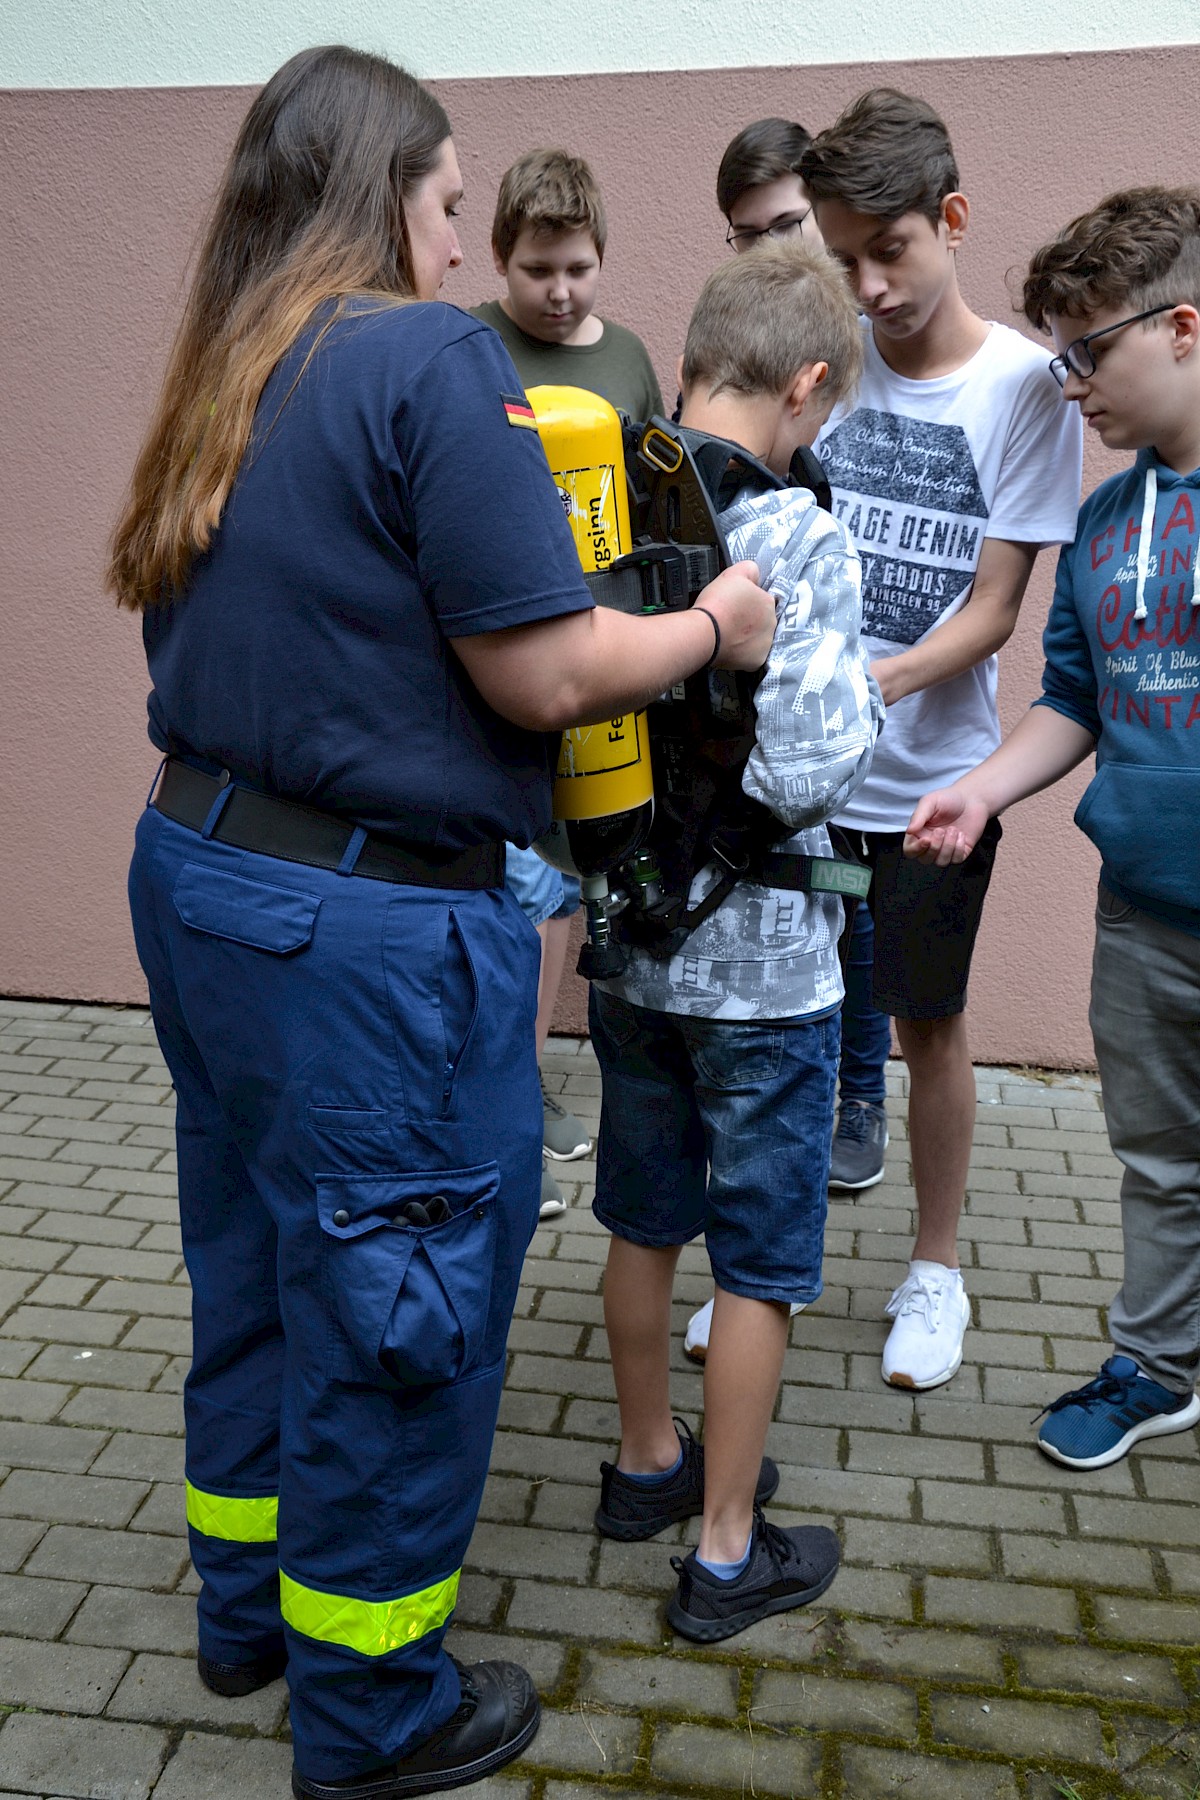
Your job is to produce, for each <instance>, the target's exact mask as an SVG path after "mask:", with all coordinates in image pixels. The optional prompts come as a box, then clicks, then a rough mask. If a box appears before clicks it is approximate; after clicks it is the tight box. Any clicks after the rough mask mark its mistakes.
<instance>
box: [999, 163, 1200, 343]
mask: <svg viewBox="0 0 1200 1800" xmlns="http://www.w3.org/2000/svg"><path fill="white" fill-rule="evenodd" d="M1022 301H1023V304H1024V309H1025V317H1026V318H1027V319H1028V320H1029V323H1030V324H1031V325H1036V326H1037V327H1038V328H1039V329H1040V330H1047V329H1048V328H1049V321H1050V319H1051V318H1054V317H1059V318H1068V319H1079V318H1087V317H1091V316H1092V315H1094V314H1095V313H1098V312H1103V311H1104V309H1105V308H1106V307H1109V306H1129V307H1132V308H1133V310H1134V311H1135V312H1142V311H1145V310H1146V309H1148V308H1149V307H1152V306H1178V305H1182V304H1183V303H1184V302H1185V301H1186V302H1189V303H1190V304H1192V305H1193V306H1200V188H1194V187H1177V188H1167V187H1140V188H1124V189H1122V191H1121V192H1120V193H1117V194H1109V196H1108V198H1107V199H1106V200H1102V201H1101V202H1100V204H1099V206H1095V207H1093V208H1092V210H1091V212H1086V213H1081V214H1080V216H1079V218H1077V219H1072V221H1071V223H1070V224H1069V225H1068V226H1066V227H1065V228H1064V230H1062V231H1060V232H1059V234H1058V236H1057V237H1056V238H1052V239H1051V241H1050V242H1049V243H1048V244H1043V245H1042V247H1041V249H1040V250H1036V251H1035V252H1034V254H1033V257H1032V259H1031V261H1030V264H1029V273H1028V275H1027V276H1026V277H1025V289H1024V293H1023V295H1022Z"/></svg>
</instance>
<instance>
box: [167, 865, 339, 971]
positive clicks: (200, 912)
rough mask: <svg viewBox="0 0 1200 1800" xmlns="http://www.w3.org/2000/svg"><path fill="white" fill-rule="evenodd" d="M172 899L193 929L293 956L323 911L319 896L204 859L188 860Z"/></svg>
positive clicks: (252, 946) (305, 940) (181, 915)
mask: <svg viewBox="0 0 1200 1800" xmlns="http://www.w3.org/2000/svg"><path fill="white" fill-rule="evenodd" d="M171 897H172V899H173V900H174V902H175V910H176V912H177V913H178V914H179V916H180V918H181V919H182V920H183V922H184V924H185V925H188V926H190V927H191V929H192V930H193V931H202V932H204V933H205V934H206V935H207V936H209V937H219V938H229V939H231V940H232V942H233V943H235V944H247V945H249V946H250V948H251V949H253V950H270V951H273V952H274V954H275V955H276V956H291V955H292V954H293V953H294V952H295V951H297V950H303V949H304V947H305V945H306V944H308V943H310V942H311V940H312V934H313V927H314V925H315V924H316V919H317V914H318V912H319V911H320V909H321V898H320V895H319V894H305V893H301V892H300V891H299V890H297V889H295V888H285V887H274V886H272V885H271V883H270V882H267V881H248V880H247V879H246V877H245V876H244V875H230V874H228V873H227V872H226V871H225V870H224V869H210V868H206V867H205V866H204V864H203V863H184V865H183V868H182V869H181V870H180V871H179V876H178V879H177V880H176V882H175V886H174V889H173V890H172V896H171Z"/></svg>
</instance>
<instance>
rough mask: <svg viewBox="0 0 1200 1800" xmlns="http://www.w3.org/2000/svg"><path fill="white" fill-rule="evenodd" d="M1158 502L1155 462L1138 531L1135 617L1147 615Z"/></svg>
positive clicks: (1149, 471)
mask: <svg viewBox="0 0 1200 1800" xmlns="http://www.w3.org/2000/svg"><path fill="white" fill-rule="evenodd" d="M1157 504H1158V475H1157V473H1156V471H1155V468H1154V464H1153V463H1151V464H1150V466H1149V467H1148V468H1147V470H1146V497H1145V500H1144V501H1143V503H1142V529H1141V530H1140V531H1139V533H1138V552H1137V596H1136V604H1135V606H1134V609H1133V616H1134V618H1135V619H1144V618H1145V617H1146V577H1147V575H1148V574H1149V573H1150V539H1151V538H1152V537H1153V535H1154V509H1155V507H1156V505H1157Z"/></svg>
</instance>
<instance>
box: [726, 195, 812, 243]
mask: <svg viewBox="0 0 1200 1800" xmlns="http://www.w3.org/2000/svg"><path fill="white" fill-rule="evenodd" d="M811 213H812V207H811V206H810V207H809V209H808V211H807V212H802V213H799V214H798V215H797V216H796V218H794V219H777V220H776V222H775V223H774V225H764V226H763V228H762V230H761V231H760V230H759V229H758V227H757V226H755V225H738V226H733V225H731V226H730V227H729V230H728V231H727V232H726V233H725V242H726V243H727V244H732V245H733V248H734V249H735V250H751V249H753V247H754V245H755V244H757V243H758V242H759V241H760V240H761V239H762V238H770V239H771V240H772V242H774V243H776V244H786V243H788V242H789V241H790V240H791V239H792V238H798V237H803V236H804V221H805V219H807V218H809V217H810V215H811Z"/></svg>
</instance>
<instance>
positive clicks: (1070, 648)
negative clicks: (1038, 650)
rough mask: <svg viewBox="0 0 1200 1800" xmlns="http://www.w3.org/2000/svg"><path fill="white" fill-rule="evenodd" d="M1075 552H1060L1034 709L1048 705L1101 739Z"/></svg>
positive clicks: (1093, 671)
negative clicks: (1078, 600)
mask: <svg viewBox="0 0 1200 1800" xmlns="http://www.w3.org/2000/svg"><path fill="white" fill-rule="evenodd" d="M1074 563H1075V552H1074V549H1073V547H1072V546H1071V545H1064V547H1063V548H1062V549H1061V550H1060V551H1059V553H1058V570H1057V573H1056V574H1055V578H1054V599H1053V601H1052V602H1051V606H1050V614H1049V617H1048V618H1047V620H1046V629H1045V631H1044V632H1043V633H1042V649H1043V651H1044V653H1045V657H1046V666H1045V668H1044V670H1043V671H1042V692H1041V694H1040V695H1039V697H1038V699H1037V700H1035V702H1034V705H1035V706H1049V707H1052V708H1053V709H1054V711H1055V712H1060V713H1062V714H1063V716H1064V717H1065V718H1068V719H1073V720H1074V721H1075V723H1076V724H1077V725H1082V726H1083V729H1084V730H1085V731H1090V732H1091V734H1092V736H1093V737H1097V738H1098V737H1099V736H1100V712H1099V709H1098V707H1097V704H1096V668H1095V664H1094V663H1093V661H1092V654H1091V646H1090V645H1089V643H1088V640H1087V636H1086V634H1085V632H1084V629H1083V624H1082V621H1081V620H1080V617H1079V608H1078V607H1077V606H1076V604H1075V579H1074Z"/></svg>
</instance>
